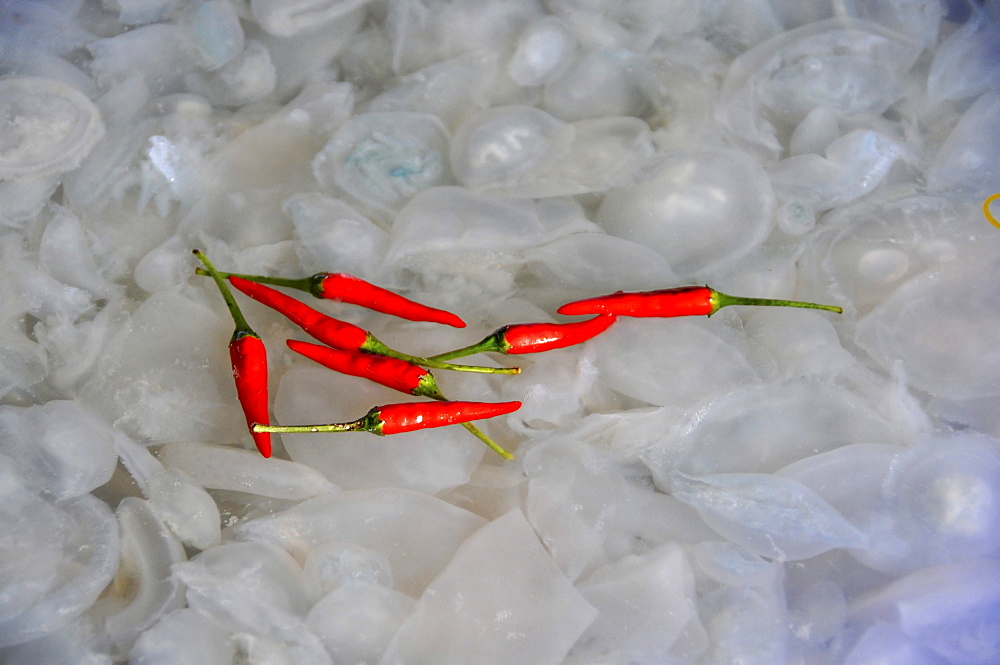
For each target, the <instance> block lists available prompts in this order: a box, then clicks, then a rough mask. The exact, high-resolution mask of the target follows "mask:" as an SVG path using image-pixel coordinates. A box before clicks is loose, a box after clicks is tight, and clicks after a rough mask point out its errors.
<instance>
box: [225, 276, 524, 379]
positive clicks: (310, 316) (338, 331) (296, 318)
mask: <svg viewBox="0 0 1000 665" xmlns="http://www.w3.org/2000/svg"><path fill="white" fill-rule="evenodd" d="M229 281H230V283H232V285H233V286H235V287H236V288H237V289H239V290H240V291H242V292H243V293H245V294H246V295H248V296H250V297H251V298H253V299H254V300H256V301H258V302H260V303H263V304H265V305H267V306H268V307H270V308H272V309H274V310H277V311H278V312H280V313H281V314H283V315H284V316H286V317H288V319H289V320H291V321H292V322H293V323H294V324H296V325H297V326H299V327H300V328H302V330H304V331H306V332H307V333H309V334H310V335H312V336H313V337H315V338H316V339H318V340H319V341H321V342H323V343H324V344H328V345H330V346H333V347H336V348H338V349H349V350H352V351H364V352H366V353H377V354H379V355H383V356H390V357H392V358H399V359H400V360H406V361H408V362H411V363H414V364H416V365H426V366H428V367H434V368H437V369H451V370H456V371H460V372H478V373H481V374H517V373H518V372H520V370H519V369H518V368H517V367H477V366H474V365H452V364H449V363H445V362H441V361H437V360H431V359H428V358H418V357H416V356H410V355H406V354H405V353H400V352H399V351H395V350H393V349H391V348H389V347H388V346H386V345H385V344H384V343H382V342H381V341H379V340H378V339H377V338H376V337H375V336H374V335H372V334H371V333H369V332H367V331H366V330H364V329H363V328H359V327H358V326H356V325H354V324H353V323H347V322H346V321H341V320H339V319H335V318H333V317H332V316H327V315H326V314H323V313H322V312H319V311H317V310H315V309H313V308H312V307H310V306H309V305H306V304H305V303H302V302H299V301H298V300H296V299H295V298H292V297H290V296H286V295H285V294H284V293H281V292H280V291H276V290H275V289H272V288H270V287H268V286H264V285H263V284H258V283H256V282H251V281H249V280H246V279H243V278H242V277H235V276H233V277H230V278H229Z"/></svg>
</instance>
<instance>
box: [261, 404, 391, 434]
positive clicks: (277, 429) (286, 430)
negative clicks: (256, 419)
mask: <svg viewBox="0 0 1000 665" xmlns="http://www.w3.org/2000/svg"><path fill="white" fill-rule="evenodd" d="M381 422H382V421H381V420H380V419H379V417H378V413H377V412H376V411H375V410H374V409H373V410H371V411H369V412H368V413H366V414H365V415H363V416H361V417H360V418H358V419H357V420H355V421H354V422H350V423H330V424H328V425H261V424H259V423H258V424H254V426H253V431H254V432H271V433H273V434H300V433H307V434H311V433H315V432H372V433H373V434H374V433H376V430H377V429H378V426H379V425H380V424H381Z"/></svg>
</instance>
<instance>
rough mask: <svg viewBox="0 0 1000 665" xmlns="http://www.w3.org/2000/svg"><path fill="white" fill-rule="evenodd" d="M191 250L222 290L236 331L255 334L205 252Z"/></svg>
mask: <svg viewBox="0 0 1000 665" xmlns="http://www.w3.org/2000/svg"><path fill="white" fill-rule="evenodd" d="M192 252H193V253H194V255H195V256H197V257H198V260H199V261H201V262H202V263H204V264H205V268H206V272H207V274H208V275H210V276H211V277H212V279H214V280H215V284H216V286H218V287H219V291H221V292H222V298H223V300H225V301H226V307H228V308H229V313H230V314H231V315H232V316H233V321H234V322H235V323H236V332H237V333H241V332H242V333H249V334H251V335H256V334H257V333H255V332H254V331H253V328H251V327H250V324H249V323H247V320H246V319H245V318H244V317H243V312H242V311H240V306H239V305H237V304H236V298H234V297H233V292H232V291H230V290H229V285H227V284H226V282H225V280H223V279H222V275H221V274H220V273H219V271H218V270H216V269H215V266H214V265H212V262H211V261H209V260H208V257H207V256H205V253H204V252H202V251H201V250H200V249H195V250H192Z"/></svg>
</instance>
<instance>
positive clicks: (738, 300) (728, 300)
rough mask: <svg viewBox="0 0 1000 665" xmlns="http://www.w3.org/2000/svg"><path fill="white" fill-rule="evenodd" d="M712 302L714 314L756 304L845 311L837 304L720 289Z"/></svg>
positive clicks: (714, 293) (713, 296)
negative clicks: (726, 309)
mask: <svg viewBox="0 0 1000 665" xmlns="http://www.w3.org/2000/svg"><path fill="white" fill-rule="evenodd" d="M712 303H713V304H714V305H715V309H714V310H713V312H712V313H713V314H714V313H715V312H717V311H719V310H720V309H722V308H723V307H728V306H729V305H755V306H772V307H802V308H804V309H822V310H826V311H828V312H836V313H837V314H841V313H843V311H844V310H843V309H842V308H840V307H837V306H836V305H819V304H817V303H814V302H802V301H801V300H775V299H772V298H746V297H743V296H731V295H728V294H726V293H721V292H719V291H713V292H712Z"/></svg>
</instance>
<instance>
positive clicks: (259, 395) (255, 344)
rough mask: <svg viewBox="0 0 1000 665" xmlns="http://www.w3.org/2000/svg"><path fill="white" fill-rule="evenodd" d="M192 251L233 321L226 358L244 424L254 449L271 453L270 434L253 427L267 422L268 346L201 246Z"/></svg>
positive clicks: (266, 453) (266, 455)
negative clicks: (227, 357) (214, 285)
mask: <svg viewBox="0 0 1000 665" xmlns="http://www.w3.org/2000/svg"><path fill="white" fill-rule="evenodd" d="M194 254H195V256H197V257H198V259H199V260H200V261H201V262H202V263H204V264H205V268H206V269H207V270H208V272H209V274H210V275H211V276H212V277H213V278H214V279H215V283H216V285H218V287H219V291H221V292H222V298H223V299H224V300H225V301H226V306H227V307H228V308H229V313H230V314H232V316H233V321H234V322H235V324H236V330H235V332H233V337H232V339H231V340H230V341H229V360H230V362H231V363H232V366H233V380H234V381H235V382H236V396H237V397H238V398H239V401H240V406H242V407H243V415H244V416H246V420H247V427H248V428H249V429H250V433H251V434H252V435H253V440H254V443H255V444H256V445H257V450H259V451H260V454H261V455H263V456H264V457H270V456H271V435H270V434H266V433H261V432H257V431H255V430H254V429H253V427H254V425H255V424H258V423H259V424H263V425H267V424H268V423H269V422H270V420H268V414H267V350H266V349H265V348H264V342H263V341H261V339H260V336H259V335H258V334H257V333H255V332H254V331H253V330H252V329H251V328H250V325H249V324H248V323H247V321H246V319H245V318H244V317H243V312H241V311H240V308H239V306H238V305H237V304H236V300H235V299H234V298H233V294H232V293H231V292H230V291H229V287H228V286H226V283H225V282H224V281H223V280H222V277H220V276H219V274H218V273H217V272H215V267H214V266H213V265H212V262H211V261H209V260H208V257H207V256H205V254H204V253H203V252H201V251H200V250H197V249H196V250H194Z"/></svg>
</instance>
